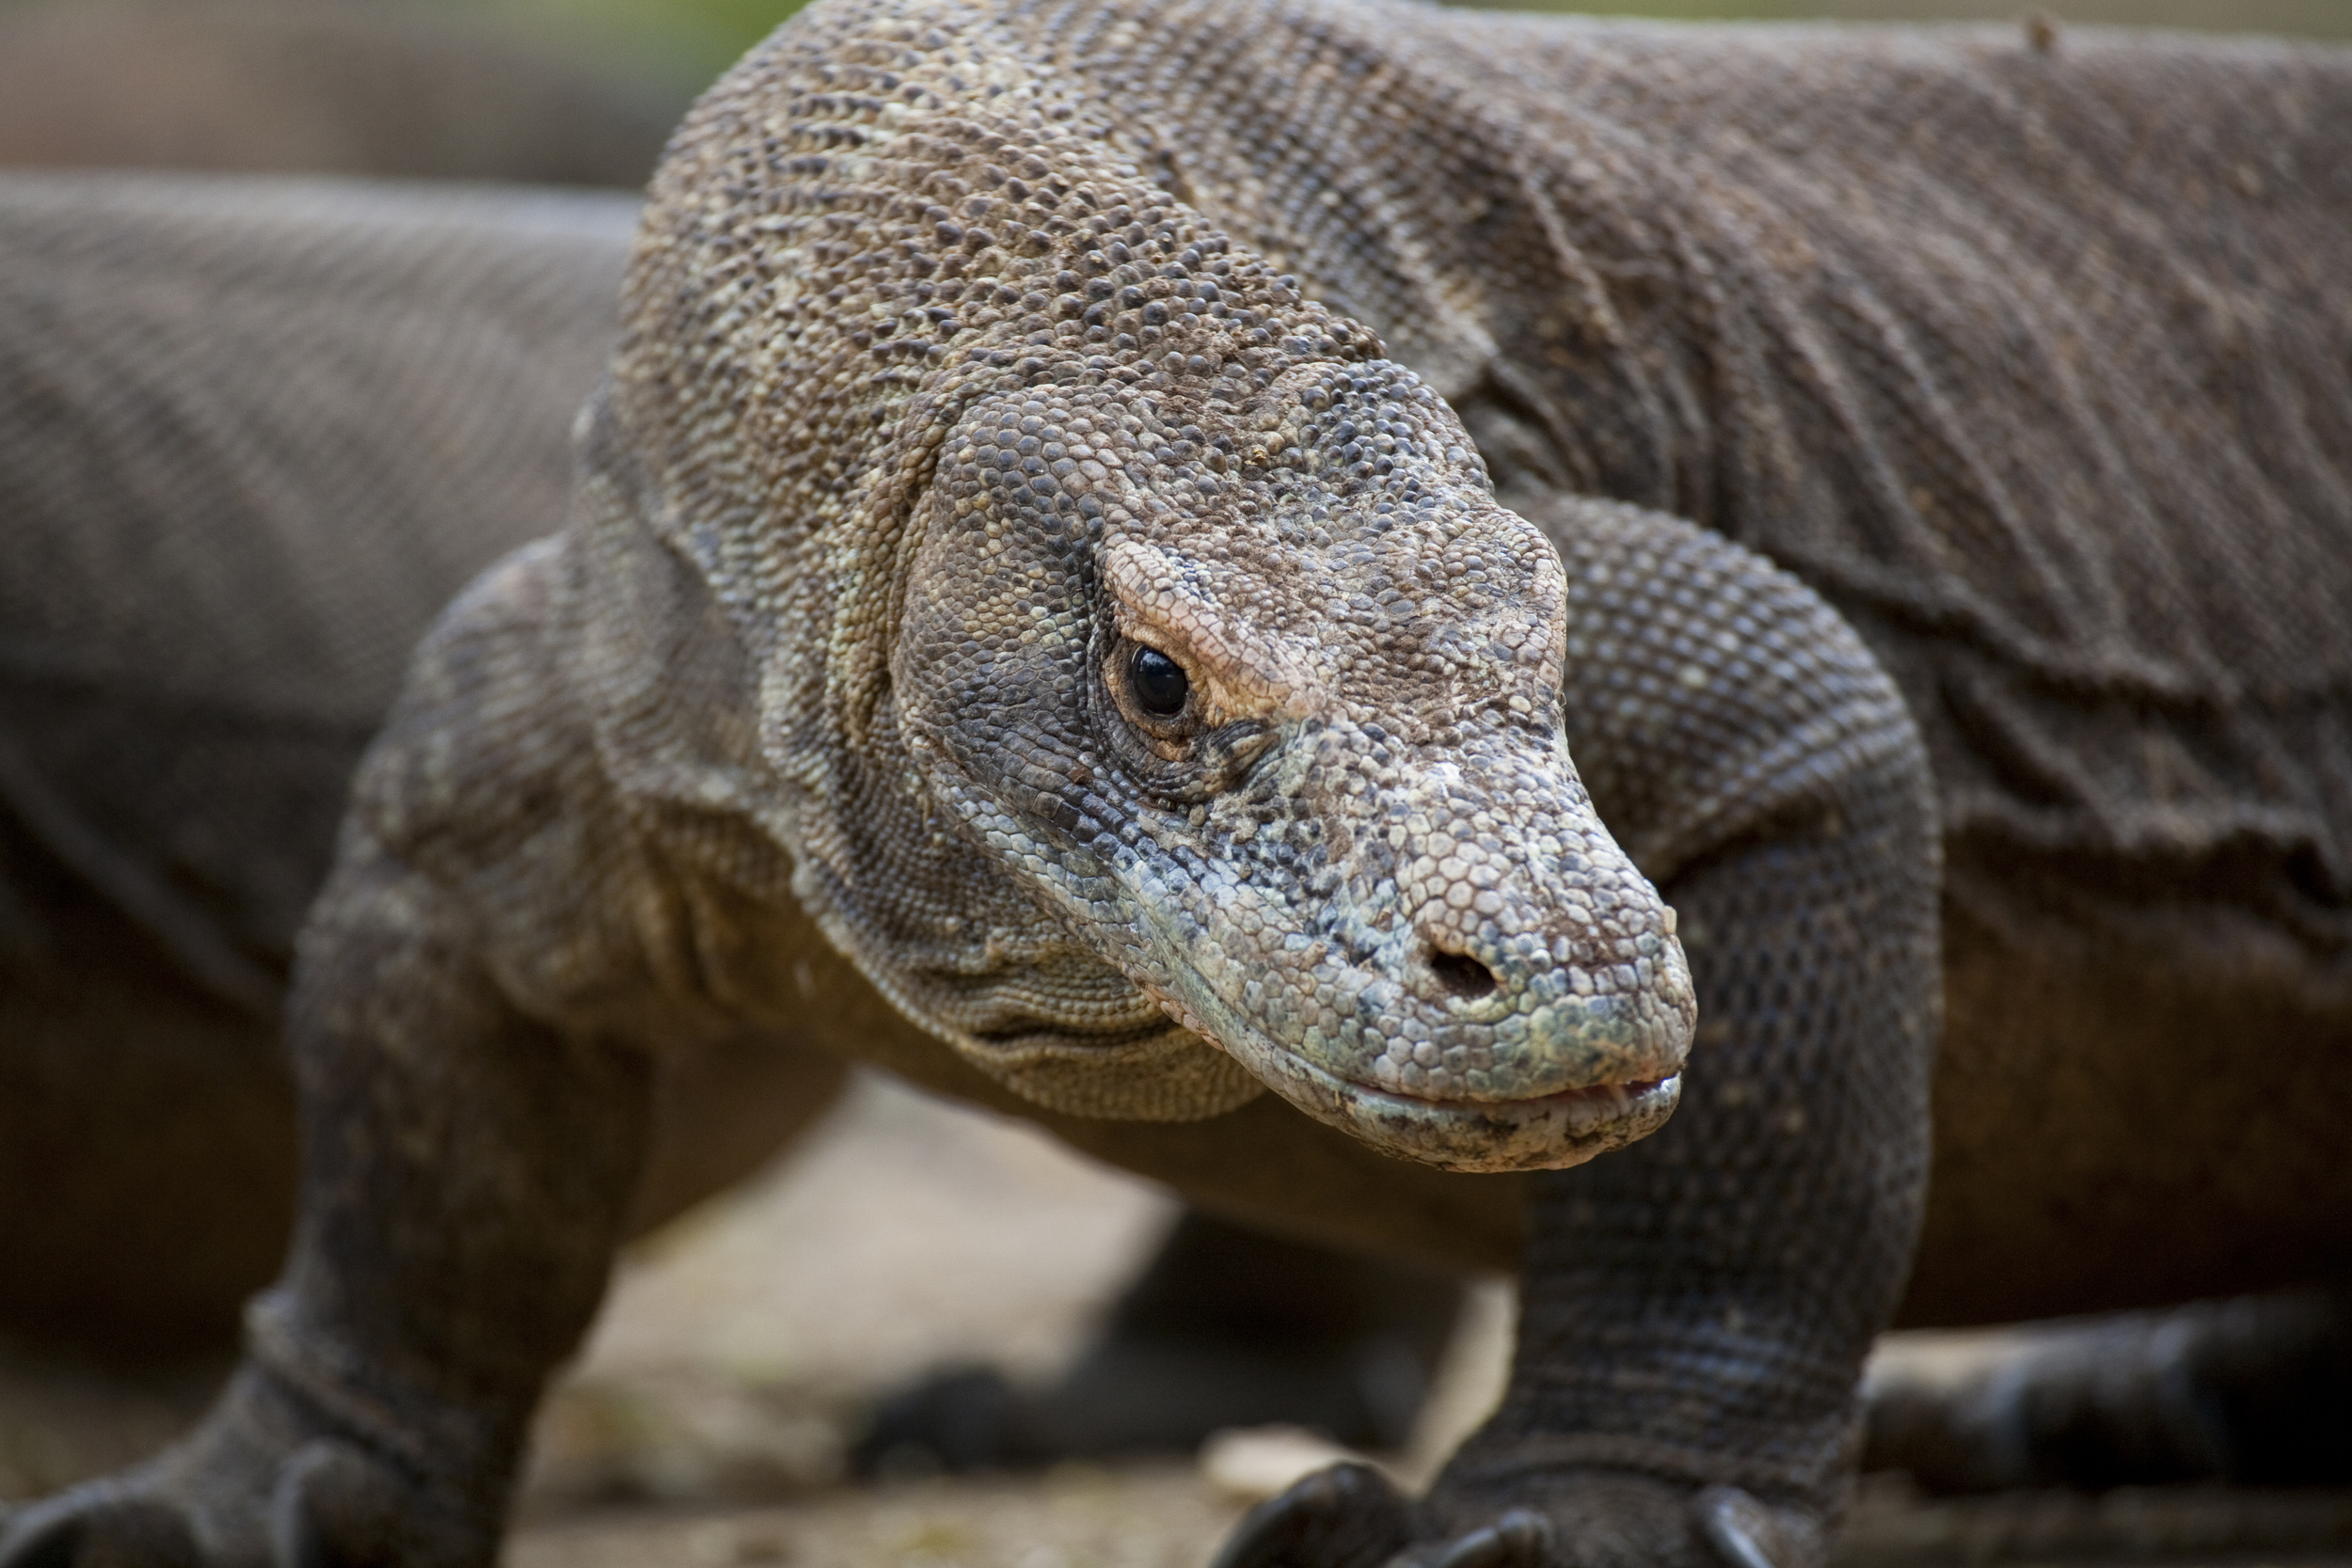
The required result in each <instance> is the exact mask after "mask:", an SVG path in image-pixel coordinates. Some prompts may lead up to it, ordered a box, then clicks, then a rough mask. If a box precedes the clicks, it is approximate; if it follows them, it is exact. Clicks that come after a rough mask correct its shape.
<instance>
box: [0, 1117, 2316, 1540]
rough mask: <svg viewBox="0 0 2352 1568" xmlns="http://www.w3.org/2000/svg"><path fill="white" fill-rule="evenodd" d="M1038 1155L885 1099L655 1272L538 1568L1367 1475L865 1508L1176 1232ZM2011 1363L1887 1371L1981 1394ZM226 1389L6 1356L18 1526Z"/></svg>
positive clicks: (2041, 1499) (1904, 1347) (698, 1216)
mask: <svg viewBox="0 0 2352 1568" xmlns="http://www.w3.org/2000/svg"><path fill="white" fill-rule="evenodd" d="M1174 1212H1175V1211H1174V1206H1173V1205H1172V1203H1171V1202H1170V1200H1169V1199H1168V1197H1167V1196H1164V1195H1162V1194H1160V1193H1158V1192H1155V1191H1153V1190H1152V1189H1150V1188H1147V1187H1145V1186H1143V1185H1141V1184H1139V1183H1137V1182H1135V1181H1133V1180H1128V1179H1126V1178H1124V1177H1120V1176H1118V1175H1115V1174H1113V1173H1110V1172H1107V1171H1105V1170H1103V1169H1102V1168H1100V1167H1098V1166H1094V1165H1092V1164H1088V1163H1086V1162H1084V1161H1082V1160H1080V1159H1078V1158H1077V1157H1076V1156H1073V1155H1072V1154H1070V1153H1068V1152H1066V1151H1064V1150H1062V1149H1061V1148H1057V1146H1055V1145H1053V1144H1051V1143H1049V1142H1048V1141H1047V1140H1045V1139H1044V1138H1043V1137H1041V1136H1040V1135H1038V1134H1036V1133H1033V1132H1029V1131H1027V1130H1025V1129H1024V1128H1021V1127H1018V1126H1015V1125H1013V1124H1009V1123H1007V1122H1003V1121H1000V1120H996V1119H993V1118H991V1117H983V1116H978V1115H975V1114H973V1113H970V1112H967V1111H963V1110H960V1109H954V1108H950V1107H947V1106H945V1105H941V1104H938V1103H936V1102H934V1101H929V1100H927V1099H924V1098H923V1097H920V1096H918V1095H915V1094H914V1093H912V1092H910V1091H908V1090H905V1089H903V1088H898V1087H896V1086H893V1085H889V1084H887V1083H884V1082H882V1081H880V1080H871V1081H867V1082H864V1083H861V1084H860V1085H858V1087H857V1088H856V1089H855V1090H853V1091H852V1093H851V1094H850V1097H849V1099H848V1101H846V1102H845V1104H844V1105H843V1107H842V1108H841V1110H840V1111H839V1112H838V1113H836V1114H835V1115H834V1117H832V1118H831V1119H830V1120H828V1121H827V1122H826V1123H825V1124H823V1125H822V1126H820V1127H819V1128H818V1130H817V1131H816V1132H814V1133H813V1134H812V1135H811V1136H810V1137H809V1138H807V1139H806V1140H804V1141H803V1145H802V1146H801V1147H800V1148H798V1149H796V1150H795V1151H793V1152H792V1153H791V1154H790V1155H788V1156H787V1158H786V1159H785V1160H784V1161H783V1162H781V1163H780V1164H778V1165H777V1166H776V1167H774V1168H773V1169H772V1170H771V1171H770V1172H769V1173H768V1174H767V1175H766V1176H764V1177H763V1178H762V1179H760V1180H757V1181H755V1182H754V1183H753V1184H751V1185H750V1186H748V1187H746V1188H744V1189H742V1190H741V1191H739V1192H738V1193H736V1194H733V1195H731V1196H727V1197H725V1198H723V1199H722V1200H720V1201H718V1202H716V1203H714V1204H711V1205H709V1206H707V1207H706V1208H705V1209H704V1210H702V1211H700V1212H696V1213H694V1214H691V1215H689V1216H687V1217H686V1218H685V1219H684V1220H683V1221H681V1222H679V1223H678V1224H676V1225H675V1226H673V1227H670V1228H669V1229H668V1230H667V1231H665V1232H663V1233H662V1234H661V1235H660V1236H657V1237H655V1238H653V1239H652V1240H651V1241H650V1242H649V1243H645V1244H644V1245H642V1246H641V1247H639V1248H638V1249H637V1250H636V1252H635V1253H634V1254H633V1255H632V1256H631V1257H630V1258H629V1259H628V1261H627V1263H626V1264H625V1266H624V1267H623V1269H622V1272H621V1275H620V1277H619V1279H618V1281H617V1282H616V1286H615V1289H614V1291H613V1294H612V1298H611V1300H610V1301H609V1302H608V1304H607V1307H606V1309H605V1313H604V1316H603V1318H602V1319H601V1320H600V1322H599V1323H598V1326H597V1328H596V1333H595V1335H594V1337H593V1338H592V1340H591V1343H590V1345H589V1347H588V1349H587V1351H586V1354H584V1355H583V1356H582V1358H581V1361H580V1365H579V1366H578V1367H577V1368H575V1369H574V1370H572V1372H571V1373H570V1374H569V1375H568V1376H567V1377H566V1378H565V1379H564V1383H563V1385H562V1386H561V1387H560V1389H559V1390H558V1391H557V1393H556V1394H555V1396H554V1397H553V1399H552V1400H551V1401H550V1402H549V1404H548V1409H547V1412H546V1414H545V1416H544V1417H543V1418H542V1420H541V1422H540V1426H539V1432H538V1439H537V1443H536V1445H535V1453H534V1457H533V1460H532V1469H531V1473H530V1476H529V1479H528V1481H526V1483H525V1485H524V1489H523V1495H522V1500H521V1504H520V1508H519V1514H518V1517H519V1528H518V1529H517V1531H516V1535H515V1537H514V1540H513V1543H512V1545H511V1546H510V1548H509V1550H508V1553H507V1558H506V1561H507V1563H508V1565H509V1568H708V1565H714V1564H734V1563H769V1562H773V1563H787V1562H788V1563H791V1564H793V1565H794V1568H1199V1565H1200V1564H1202V1563H1204V1562H1205V1561H1206V1560H1208V1557H1209V1556H1210V1554H1211V1553H1212V1552H1213V1551H1214V1549H1215V1545H1216V1542H1217V1541H1218V1539H1219V1538H1220V1537H1221V1536H1222V1535H1223V1534H1224V1533H1225V1531H1226V1530H1227V1529H1229V1528H1231V1526H1232V1523H1233V1522H1234V1520H1236V1519H1237V1518H1238V1517H1239V1516H1240V1515H1241V1513H1243V1512H1244V1511H1245V1510H1246V1509H1247V1508H1248V1506H1249V1504H1250V1503H1251V1502H1253V1501H1255V1500H1256V1499H1257V1498H1259V1497H1263V1496H1266V1495H1269V1494H1270V1493H1271V1492H1273V1491H1275V1490H1279V1488H1280V1487H1281V1486H1282V1485H1284V1484H1287V1482H1288V1481H1289V1480H1291V1479H1292V1478H1293V1477H1295V1475H1297V1474H1299V1473H1302V1472H1303V1471H1304V1470H1305V1469H1308V1468H1311V1467H1313V1466H1314V1465H1319V1464H1321V1463H1325V1462H1327V1460H1328V1459H1329V1458H1331V1457H1332V1456H1333V1455H1334V1453H1335V1452H1336V1450H1333V1449H1329V1448H1328V1447H1327V1446H1326V1445H1323V1444H1321V1443H1319V1442H1317V1441H1316V1440H1313V1439H1311V1438H1308V1437H1306V1436H1305V1435H1304V1434H1298V1433H1279V1432H1261V1433H1238V1434H1231V1435H1229V1436H1227V1437H1225V1438H1223V1439H1220V1440H1218V1441H1216V1442H1213V1443H1212V1444H1211V1445H1210V1446H1209V1448H1208V1449H1206V1450H1205V1451H1204V1452H1203V1453H1202V1454H1201V1455H1200V1456H1199V1457H1198V1458H1196V1459H1193V1460H1189V1461H1188V1460H1184V1459H1170V1460H1166V1461H1160V1462H1155V1463H1148V1464H1128V1465H1117V1466H1095V1465H1069V1466H1064V1467H1062V1468H1060V1469H1057V1470H1055V1471H1053V1472H1050V1473H1048V1474H1046V1475H1044V1476H1041V1477H1029V1478H1020V1479H988V1480H978V1481H972V1480H951V1479H947V1478H932V1479H929V1480H917V1481H898V1482H895V1483H893V1484H890V1485H886V1486H853V1485H850V1484H848V1483H846V1482H845V1481H844V1479H843V1477H842V1455H843V1452H844V1450H845V1448H846V1446H847V1445H848V1444H849V1443H850V1441H852V1440H853V1438H854V1435H855V1433H856V1431H857V1427H858V1422H859V1420H860V1418H861V1414H862V1412H863V1411H864V1410H865V1409H866V1406H867V1404H868V1402H870V1400H871V1399H872V1398H873V1396H874V1395H875V1394H876V1393H878V1392H879V1391H882V1390H885V1389H888V1388H891V1387H894V1386H898V1385H900V1384H902V1383H904V1382H905V1381H907V1380H908V1379H910V1378H912V1377H914V1376H916V1375H918V1374H920V1373H922V1372H924V1371H926V1370H931V1369H933V1368H937V1367H940V1366H944V1365H952V1364H957V1363H970V1362H976V1361H983V1360H985V1361H990V1362H993V1363H994V1364H996V1365H998V1366H1001V1367H1004V1368H1006V1369H1007V1370H1009V1371H1010V1372H1012V1373H1014V1374H1015V1375H1018V1376H1027V1377H1039V1378H1041V1377H1044V1376H1047V1375H1049V1374H1051V1373H1052V1372H1053V1371H1054V1370H1055V1369H1056V1368H1057V1366H1058V1365H1059V1364H1060V1363H1061V1362H1062V1361H1063V1360H1064V1359H1065V1358H1067V1357H1068V1356H1069V1355H1071V1354H1073V1352H1074V1350H1075V1349H1076V1347H1077V1345H1078V1343H1079V1341H1080V1339H1081V1338H1082V1336H1083V1335H1084V1333H1085V1331H1086V1327H1087V1325H1088V1323H1089V1320H1090V1318H1091V1317H1092V1315H1093V1314H1094V1313H1095V1312H1096V1311H1098V1310H1099V1309H1100V1308H1101V1307H1102V1306H1103V1305H1104V1303H1105V1302H1106V1301H1107V1300H1108V1298H1109V1297H1110V1295H1111V1294H1112V1293H1113V1292H1114V1291H1116V1290H1117V1288H1118V1286H1119V1285H1120V1282H1121V1281H1122V1280H1123V1279H1124V1278H1125V1277H1126V1275H1128V1274H1129V1272H1130V1271H1131V1270H1132V1269H1133V1268H1134V1267H1135V1266H1136V1264H1137V1263H1138V1262H1139V1261H1140V1260H1141V1259H1142V1257H1143V1256H1144V1254H1145V1253H1146V1252H1147V1251H1148V1250H1149V1249H1150V1248H1151V1246H1152V1244H1153V1243H1154V1242H1155V1241H1156V1239H1157V1238H1158V1236H1159V1234H1160V1232H1161V1230H1162V1228H1163V1227H1165V1226H1166V1225H1168V1222H1169V1221H1170V1220H1171V1218H1172V1217H1173V1215H1174ZM1510 1312H1511V1301H1510V1295H1509V1292H1508V1291H1507V1290H1506V1289H1505V1288H1504V1287H1503V1286H1502V1285H1501V1284H1499V1283H1494V1284H1488V1285H1485V1286H1482V1287H1480V1288H1479V1290H1478V1291H1477V1292H1476V1294H1475V1296H1474V1298H1473V1303H1472V1307H1471V1310H1470V1313H1469V1315H1468V1319H1467V1321H1466V1323H1465V1324H1464V1326H1463V1330H1462V1332H1461V1335H1460V1336H1459V1338H1458V1339H1457V1341H1456V1343H1455V1345H1454V1349H1453V1352H1452V1353H1451V1355H1450V1359H1449V1365H1448V1368H1447V1370H1446V1371H1445V1372H1444V1374H1443V1376H1442V1377H1441V1379H1440V1384H1439V1386H1438V1391H1437V1394H1436V1397H1435V1398H1434V1400H1433V1402H1432V1404H1431V1407H1430V1409H1429V1411H1428V1412H1427V1414H1426V1416H1425V1418H1424V1419H1423V1422H1422V1430H1421V1432H1420V1433H1418V1434H1417V1436H1416V1438H1415V1440H1414V1443H1413V1445H1412V1447H1411V1449H1410V1451H1408V1452H1406V1453H1404V1454H1399V1455H1388V1456H1381V1457H1382V1459H1383V1461H1384V1462H1385V1463H1388V1464H1390V1465H1391V1466H1392V1467H1393V1468H1394V1469H1396V1470H1397V1472H1398V1473H1399V1474H1400V1476H1401V1477H1403V1478H1404V1479H1405V1480H1406V1481H1419V1480H1420V1479H1422V1478H1423V1477H1425V1476H1426V1475H1427V1474H1428V1473H1429V1471H1430V1470H1431V1469H1432V1468H1433V1467H1434V1465H1435V1464H1436V1462H1437V1461H1438V1459H1439V1458H1440V1457H1441V1456H1442V1455H1443V1454H1444V1452H1445V1451H1446V1450H1447V1449H1450V1448H1451V1446H1452V1445H1453V1443H1454V1440H1455V1439H1456V1438H1458V1437H1459V1436H1460V1435H1461V1434H1462V1433H1464V1432H1467V1431H1468V1430H1469V1429H1470V1427H1471V1426H1473V1425H1474V1424H1475V1423H1476V1422H1477V1420H1478V1419H1479V1418H1480V1417H1481V1416H1482V1415H1483V1414H1484V1413H1485V1411H1486V1408H1487V1407H1488V1406H1489V1405H1490V1403H1491V1402H1492V1400H1493V1398H1494V1396H1495V1394H1496V1392H1497V1390H1498V1389H1499V1388H1500V1386H1501V1379H1502V1370H1503V1367H1504V1364H1505V1361H1506V1359H1507V1354H1508V1349H1507V1347H1508V1344H1509V1333H1510ZM1998 1349H1999V1341H1997V1340H1994V1339H1987V1338H1962V1337H1951V1336H1946V1337H1940V1338H1927V1337H1907V1338H1902V1339H1899V1340H1897V1341H1893V1342H1890V1345H1889V1346H1888V1347H1887V1349H1886V1350H1884V1351H1883V1353H1882V1354H1884V1355H1888V1356H1893V1357H1899V1358H1907V1361H1906V1364H1908V1365H1910V1366H1913V1367H1929V1368H1943V1369H1947V1370H1953V1369H1957V1368H1959V1367H1961V1366H1963V1365H1965V1364H1967V1363H1968V1362H1969V1361H1971V1360H1972V1359H1974V1358H1977V1357H1980V1356H1982V1355H1985V1354H1997V1352H1998ZM216 1375H217V1373H216V1370H215V1369H206V1368H189V1369H181V1370H168V1371H162V1372H156V1371H150V1372H149V1373H147V1374H146V1375H143V1376H140V1377H137V1378H131V1377H126V1376H124V1375H122V1374H120V1373H119V1372H110V1371H108V1370H104V1369H97V1368H88V1367H69V1366H59V1365H56V1364H54V1363H44V1362H40V1361H36V1360H34V1359H32V1358H31V1357H29V1356H27V1355H25V1354H23V1353H21V1352H20V1353H15V1354H10V1353H8V1352H7V1351H6V1350H5V1348H0V1498H13V1497H29V1496H34V1495H38V1494H40V1493H41V1492H44V1491H47V1490H49V1489H51V1488H54V1487H56V1486H59V1485H63V1484H66V1483H68V1482H71V1481H74V1480H77V1479H80V1478H82V1477H84V1476H88V1475H93V1474H97V1473H100V1472H102V1471H104V1470H107V1469H111V1468H113V1467H115V1466H117V1465H121V1464H123V1463H125V1462H127V1461H129V1460H132V1459H135V1458H136V1457H137V1456H138V1455H140V1454H142V1453H144V1452H146V1451H148V1450H149V1449H152V1448H154V1447H155V1446H157V1445H159V1444H161V1443H163V1442H165V1441H167V1440H168V1438H169V1437H170V1435H171V1434H172V1433H174V1432H175V1431H177V1430H178V1429H179V1427H180V1426H181V1425H183V1423H184V1422H185V1421H187V1420H188V1419H189V1418H191V1417H192V1416H193V1414H194V1413H195V1412H196V1411H197V1410H199V1409H200V1408H201V1406H202V1403H203V1401H204V1399H205V1398H206V1395H207V1392H208V1390H209V1387H210V1385H211V1383H212V1380H213V1378H214V1377H215V1376H216ZM1838 1557H1839V1564H1838V1568H1878V1565H1882V1564H1884V1565H1890V1568H1891V1565H1893V1564H1919V1565H1921V1568H1927V1565H1931V1564H1932V1565H1952V1568H1963V1565H1969V1564H1977V1563H1984V1562H1990V1561H1995V1560H2004V1561H2019V1562H2041V1563H2057V1562H2066V1561H2087V1560H2110V1561H2135V1560H2144V1561H2149V1562H2155V1561H2160V1560H2161V1561H2167V1562H2206V1563H2220V1562H2241V1563H2253V1562H2261V1561H2284V1560H2289V1559H2317V1560H2330V1561H2346V1560H2352V1495H2344V1494H2336V1493H2320V1494H2233V1493H2225V1492H2219V1491H2201V1490H2175V1491H2168V1492H2164V1493H2117V1494H2110V1495H2109V1496H2108V1497H2104V1498H2083V1497H2069V1496H2063V1495H2057V1496H2052V1495H2042V1496H2026V1497H2003V1498H1996V1499H1991V1500H1988V1501H1982V1502H1972V1503H1965V1504H1953V1503H1942V1504H1930V1503H1926V1502H1923V1501H1922V1500H1920V1499H1918V1498H1916V1497H1912V1496H1911V1495H1910V1494H1909V1493H1908V1492H1907V1490H1906V1489H1905V1488H1904V1487H1903V1486H1902V1485H1901V1484H1900V1483H1899V1481H1897V1480H1895V1478H1877V1479H1874V1480H1873V1481H1870V1482H1869V1483H1867V1485H1866V1490H1865V1494H1864V1497H1863V1501H1862V1504H1861V1506H1860V1507H1859V1508H1858V1509H1857V1511H1856V1513H1855V1517H1854V1519H1853V1521H1852V1522H1851V1525H1850V1527H1849V1528H1848V1530H1847V1533H1846V1536H1845V1539H1844V1540H1843V1542H1842V1543H1841V1544H1840V1547H1839V1551H1838Z"/></svg>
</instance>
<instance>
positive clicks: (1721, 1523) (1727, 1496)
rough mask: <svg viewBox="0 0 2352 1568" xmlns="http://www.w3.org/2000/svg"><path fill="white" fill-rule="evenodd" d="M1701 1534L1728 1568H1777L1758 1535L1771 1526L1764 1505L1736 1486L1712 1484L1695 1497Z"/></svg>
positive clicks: (1695, 1512) (1695, 1509)
mask: <svg viewBox="0 0 2352 1568" xmlns="http://www.w3.org/2000/svg"><path fill="white" fill-rule="evenodd" d="M1691 1512H1692V1513H1693V1514H1694V1515H1696V1516H1697V1519H1698V1527H1699V1533H1700V1534H1701V1535H1703V1536H1705V1537H1706V1538H1707V1544H1708V1545H1710V1546H1712V1547H1714V1548H1715V1552H1716V1555H1717V1556H1719V1557H1720V1558H1722V1559H1723V1560H1724V1564H1725V1565H1726V1568H1776V1565H1775V1564H1774V1563H1773V1561H1772V1554H1770V1553H1769V1552H1767V1551H1765V1549H1764V1547H1763V1545H1762V1544H1761V1543H1759V1542H1758V1541H1757V1539H1756V1537H1757V1535H1758V1534H1759V1533H1761V1532H1762V1531H1764V1530H1767V1529H1769V1528H1770V1527H1771V1520H1770V1518H1769V1517H1768V1516H1767V1515H1766V1514H1765V1513H1764V1505H1763V1504H1762V1503H1759V1502H1757V1501H1756V1499H1755V1498H1754V1497H1749V1496H1748V1495H1747V1494H1746V1493H1745V1492H1742V1491H1740V1489H1739V1488H1738V1487H1736V1486H1710V1487H1708V1489H1707V1490H1706V1491H1704V1492H1702V1493H1700V1494H1699V1495H1698V1496H1697V1497H1693V1498H1692V1499H1691Z"/></svg>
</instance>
